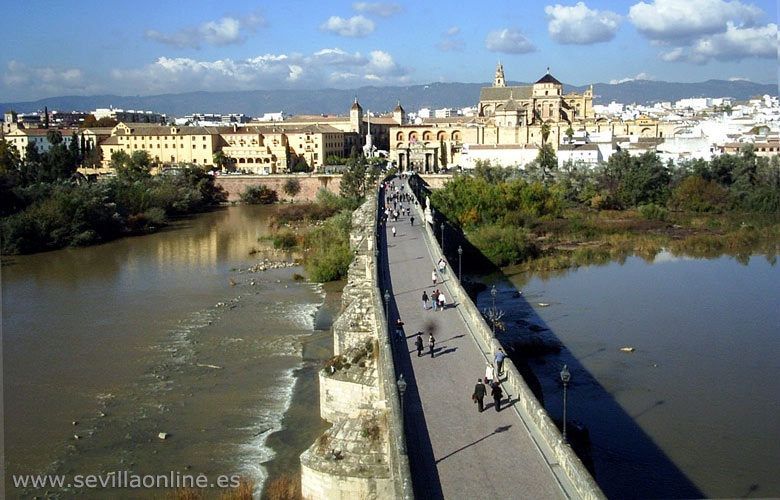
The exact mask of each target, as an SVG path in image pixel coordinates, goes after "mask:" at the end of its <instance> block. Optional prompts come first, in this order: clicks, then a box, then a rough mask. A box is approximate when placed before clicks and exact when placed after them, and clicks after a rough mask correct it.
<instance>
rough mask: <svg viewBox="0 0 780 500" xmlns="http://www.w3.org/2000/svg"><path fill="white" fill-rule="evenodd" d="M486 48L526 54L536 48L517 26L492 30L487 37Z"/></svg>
mask: <svg viewBox="0 0 780 500" xmlns="http://www.w3.org/2000/svg"><path fill="white" fill-rule="evenodd" d="M485 48H487V49H488V50H490V51H493V52H503V53H506V54H526V53H528V52H534V51H535V50H536V47H535V46H534V44H533V43H532V42H531V41H530V40H529V39H528V38H526V37H525V35H523V34H522V33H520V30H518V29H516V28H506V29H503V30H496V31H491V32H490V33H488V36H487V38H486V39H485Z"/></svg>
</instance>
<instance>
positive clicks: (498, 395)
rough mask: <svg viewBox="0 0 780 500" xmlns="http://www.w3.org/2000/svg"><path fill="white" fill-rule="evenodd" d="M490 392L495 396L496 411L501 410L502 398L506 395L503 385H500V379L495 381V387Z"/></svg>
mask: <svg viewBox="0 0 780 500" xmlns="http://www.w3.org/2000/svg"><path fill="white" fill-rule="evenodd" d="M490 394H491V395H492V396H493V402H494V403H495V405H496V411H501V398H503V397H504V393H503V391H501V386H500V385H498V381H494V382H493V388H492V389H491V390H490Z"/></svg>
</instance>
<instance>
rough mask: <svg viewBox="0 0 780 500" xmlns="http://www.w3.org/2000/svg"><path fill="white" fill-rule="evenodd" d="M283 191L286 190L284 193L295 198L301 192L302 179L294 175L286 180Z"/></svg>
mask: <svg viewBox="0 0 780 500" xmlns="http://www.w3.org/2000/svg"><path fill="white" fill-rule="evenodd" d="M282 191H284V194H286V195H287V196H290V197H292V198H295V196H296V195H297V194H298V193H300V192H301V181H299V180H298V179H296V178H294V177H291V178H289V179H287V180H286V181H284V185H283V186H282Z"/></svg>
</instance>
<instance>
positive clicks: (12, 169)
mask: <svg viewBox="0 0 780 500" xmlns="http://www.w3.org/2000/svg"><path fill="white" fill-rule="evenodd" d="M21 165H22V159H21V158H20V157H19V150H18V149H16V147H14V146H13V145H12V144H11V143H10V142H8V141H6V140H5V139H0V174H2V175H16V174H17V173H18V172H19V168H20V167H21Z"/></svg>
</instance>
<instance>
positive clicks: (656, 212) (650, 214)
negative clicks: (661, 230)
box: [638, 203, 669, 220]
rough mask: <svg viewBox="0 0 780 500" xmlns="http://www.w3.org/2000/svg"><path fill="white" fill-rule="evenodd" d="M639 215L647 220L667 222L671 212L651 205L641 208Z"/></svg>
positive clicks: (653, 204)
mask: <svg viewBox="0 0 780 500" xmlns="http://www.w3.org/2000/svg"><path fill="white" fill-rule="evenodd" d="M638 210H639V214H640V215H641V216H642V217H644V218H645V219H647V220H666V218H667V217H668V216H669V211H668V210H667V209H665V208H663V207H659V206H658V205H656V204H655V203H649V204H647V205H642V206H640V207H639V209H638Z"/></svg>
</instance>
